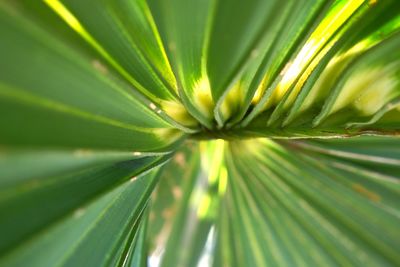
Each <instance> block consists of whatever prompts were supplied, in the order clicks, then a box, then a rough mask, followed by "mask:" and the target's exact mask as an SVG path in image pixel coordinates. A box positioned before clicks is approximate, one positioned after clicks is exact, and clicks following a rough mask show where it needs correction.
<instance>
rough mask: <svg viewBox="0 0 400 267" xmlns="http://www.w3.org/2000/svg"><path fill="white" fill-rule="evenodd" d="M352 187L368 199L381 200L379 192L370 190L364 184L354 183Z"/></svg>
mask: <svg viewBox="0 0 400 267" xmlns="http://www.w3.org/2000/svg"><path fill="white" fill-rule="evenodd" d="M352 188H353V190H354V191H356V192H358V193H360V194H361V195H363V196H365V197H367V198H368V199H370V200H372V201H374V202H378V201H380V200H381V197H380V196H379V195H378V194H376V193H374V192H372V191H370V190H368V189H367V188H365V187H364V186H362V185H360V184H353V185H352Z"/></svg>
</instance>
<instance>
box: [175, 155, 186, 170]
mask: <svg viewBox="0 0 400 267" xmlns="http://www.w3.org/2000/svg"><path fill="white" fill-rule="evenodd" d="M174 161H175V162H176V163H177V164H178V165H179V166H180V167H182V168H183V167H185V164H186V160H185V155H184V154H183V153H182V152H179V153H176V155H175V157H174Z"/></svg>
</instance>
